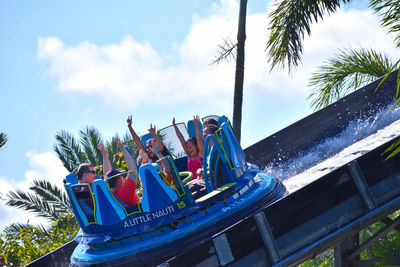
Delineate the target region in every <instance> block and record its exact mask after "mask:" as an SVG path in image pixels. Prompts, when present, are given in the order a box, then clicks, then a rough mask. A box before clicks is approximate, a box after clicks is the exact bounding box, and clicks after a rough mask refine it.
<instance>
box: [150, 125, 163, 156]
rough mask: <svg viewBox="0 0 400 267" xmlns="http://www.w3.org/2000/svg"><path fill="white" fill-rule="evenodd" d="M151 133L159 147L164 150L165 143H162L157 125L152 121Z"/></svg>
mask: <svg viewBox="0 0 400 267" xmlns="http://www.w3.org/2000/svg"><path fill="white" fill-rule="evenodd" d="M149 133H150V134H151V136H153V138H154V140H156V144H157V146H158V148H159V149H160V150H161V151H163V150H164V145H163V143H161V140H160V138H158V135H157V133H156V126H155V125H152V124H151V123H150V129H149Z"/></svg>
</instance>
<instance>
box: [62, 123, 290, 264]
mask: <svg viewBox="0 0 400 267" xmlns="http://www.w3.org/2000/svg"><path fill="white" fill-rule="evenodd" d="M188 130H189V131H188V132H189V136H191V135H193V132H192V130H191V127H190V122H189V123H188ZM210 141H213V142H211V143H213V144H214V145H213V146H211V145H210ZM204 151H205V154H204V155H207V154H210V155H209V156H208V157H206V156H204V160H203V168H204V169H207V170H208V171H205V172H204V180H201V181H200V180H199V181H198V182H199V183H198V184H199V185H202V186H198V188H199V191H198V192H197V191H196V190H193V187H192V190H190V189H189V186H188V185H187V184H185V183H184V180H188V179H183V178H187V177H188V176H189V179H190V177H191V175H192V174H191V173H189V172H187V170H185V157H180V158H176V159H173V158H171V157H170V156H168V157H166V158H165V160H164V161H163V166H161V165H160V164H154V163H153V164H145V165H142V166H140V168H139V176H140V179H141V184H142V189H143V193H142V198H141V202H140V203H139V204H138V205H134V206H129V207H127V206H126V205H125V204H124V203H123V202H121V201H119V200H118V198H116V197H115V196H114V195H113V193H112V192H111V191H110V188H109V186H108V184H107V181H104V180H103V179H96V180H95V181H94V182H93V184H92V186H90V185H89V184H78V183H77V179H76V177H75V176H74V174H70V175H68V176H67V179H66V180H67V183H66V184H65V187H66V190H67V193H68V196H69V198H70V200H71V204H72V208H73V211H74V214H75V217H76V219H77V221H78V223H79V225H80V227H81V230H80V231H79V233H78V235H77V237H76V238H75V239H76V240H77V241H78V243H79V244H78V246H77V247H76V248H75V250H74V252H73V254H72V256H71V265H72V266H87V265H97V264H100V265H105V266H108V265H109V266H115V265H121V264H129V266H140V265H149V264H151V265H152V264H157V263H161V262H163V260H167V259H168V258H170V257H172V256H173V255H175V254H176V253H179V252H182V251H185V250H188V249H190V248H193V247H194V246H196V245H198V244H200V243H202V242H204V241H205V240H208V239H210V238H212V237H213V236H214V235H215V234H217V233H218V232H220V231H222V230H224V229H226V228H227V227H229V226H231V225H233V224H234V223H236V222H238V221H240V220H242V219H244V218H246V217H248V216H250V215H252V214H254V213H256V212H258V211H259V210H261V209H263V208H264V207H265V206H267V205H269V204H271V203H272V202H274V201H276V200H278V199H280V198H282V197H283V196H284V195H286V194H287V191H286V188H285V187H284V185H283V184H282V183H281V182H280V181H279V180H277V179H274V178H273V177H270V176H268V175H267V174H265V173H263V172H260V170H259V168H258V167H257V166H256V165H253V164H250V163H247V162H246V159H245V155H244V153H243V150H242V148H241V147H240V145H239V143H238V142H237V140H236V138H235V136H234V134H233V132H232V129H231V127H230V124H229V122H228V121H227V120H226V117H224V116H222V117H220V120H219V130H218V131H217V133H216V135H208V136H207V138H206V139H205V143H204ZM186 160H187V159H186ZM165 162H167V164H168V165H169V168H168V170H170V174H171V176H172V179H173V186H170V185H168V184H167V183H166V182H165V177H164V175H163V172H162V171H160V170H161V168H163V167H165V164H166V163H165ZM193 182H194V183H196V181H191V183H192V185H193ZM219 183H220V184H219ZM200 191H203V192H204V193H202V194H200Z"/></svg>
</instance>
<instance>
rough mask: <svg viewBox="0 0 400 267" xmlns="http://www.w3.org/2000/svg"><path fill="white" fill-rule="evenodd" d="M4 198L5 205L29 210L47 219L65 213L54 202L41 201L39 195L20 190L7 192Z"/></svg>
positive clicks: (52, 218) (54, 218)
mask: <svg viewBox="0 0 400 267" xmlns="http://www.w3.org/2000/svg"><path fill="white" fill-rule="evenodd" d="M5 200H6V202H5V203H6V205H7V206H11V207H16V208H19V209H23V210H26V211H30V212H33V213H34V214H36V215H37V216H40V217H43V218H46V219H49V220H56V219H57V218H58V217H59V216H61V215H63V214H66V213H67V212H66V211H64V210H62V209H60V208H59V207H58V205H55V204H54V202H47V201H43V199H42V197H41V196H39V195H36V194H32V193H29V192H24V191H22V190H17V191H11V192H8V194H7V195H6V199H5Z"/></svg>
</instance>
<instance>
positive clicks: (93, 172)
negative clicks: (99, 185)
mask: <svg viewBox="0 0 400 267" xmlns="http://www.w3.org/2000/svg"><path fill="white" fill-rule="evenodd" d="M85 172H87V173H93V174H95V173H96V172H95V171H85Z"/></svg>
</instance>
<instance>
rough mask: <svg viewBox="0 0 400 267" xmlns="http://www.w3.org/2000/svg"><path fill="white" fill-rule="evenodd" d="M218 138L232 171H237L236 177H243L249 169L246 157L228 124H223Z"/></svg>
mask: <svg viewBox="0 0 400 267" xmlns="http://www.w3.org/2000/svg"><path fill="white" fill-rule="evenodd" d="M218 138H219V140H220V144H221V146H222V150H223V152H224V155H225V157H226V158H227V161H228V164H229V167H230V169H231V170H235V176H236V178H237V177H238V176H240V175H242V174H243V171H244V170H245V169H246V168H247V163H246V156H245V155H244V152H243V149H242V147H241V146H240V145H239V142H238V141H237V140H236V137H235V135H234V134H233V131H232V128H231V127H230V125H229V124H228V123H227V122H224V123H222V124H221V127H220V131H219V133H218Z"/></svg>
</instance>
